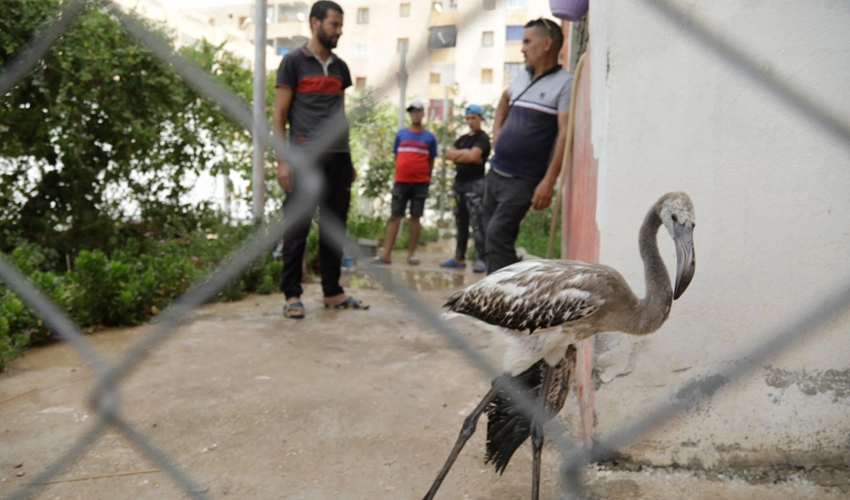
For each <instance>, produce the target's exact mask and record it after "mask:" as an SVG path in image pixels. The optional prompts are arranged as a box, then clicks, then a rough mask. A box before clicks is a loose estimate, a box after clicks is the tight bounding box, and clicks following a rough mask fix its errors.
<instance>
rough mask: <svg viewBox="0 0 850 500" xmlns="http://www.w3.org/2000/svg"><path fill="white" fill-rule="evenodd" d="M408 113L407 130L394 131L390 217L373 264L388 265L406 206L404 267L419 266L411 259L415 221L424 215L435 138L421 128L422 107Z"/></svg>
mask: <svg viewBox="0 0 850 500" xmlns="http://www.w3.org/2000/svg"><path fill="white" fill-rule="evenodd" d="M407 112H408V113H410V127H407V128H403V129H401V130H399V131H398V133H397V134H396V136H395V144H394V145H393V153H394V154H395V184H393V191H392V195H393V201H392V208H391V210H392V212H391V213H392V216H391V217H390V222H389V224H387V235H386V238H385V241H384V249H383V252H381V254H380V255H379V256H378V257H377V259H375V261H376V262H377V263H381V264H389V263H390V262H392V249H393V244H395V236H396V234H397V233H398V228H399V226H400V225H401V220H402V219H403V218H404V214H405V212H406V211H407V204H408V202H410V227H409V243H408V245H407V263H408V264H411V265H416V264H419V259H417V258H416V257H415V254H416V245H417V244H418V243H419V231H420V227H421V226H420V223H419V219H420V218H421V217H422V213H423V212H424V211H425V198H427V197H428V186H429V185H430V184H431V171H432V170H433V169H434V158H436V157H437V138H436V137H434V134H432V133H431V132H429V131H428V130H425V127H423V126H422V118H423V117H424V116H425V105H424V104H422V101H413V102H412V103H411V104H410V106H408V107H407Z"/></svg>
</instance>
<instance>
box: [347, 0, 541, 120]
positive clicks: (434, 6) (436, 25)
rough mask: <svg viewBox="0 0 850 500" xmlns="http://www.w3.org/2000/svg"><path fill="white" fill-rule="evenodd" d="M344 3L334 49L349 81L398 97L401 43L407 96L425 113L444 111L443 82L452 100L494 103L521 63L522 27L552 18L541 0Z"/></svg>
mask: <svg viewBox="0 0 850 500" xmlns="http://www.w3.org/2000/svg"><path fill="white" fill-rule="evenodd" d="M343 8H345V9H346V27H345V35H344V36H343V37H342V38H341V39H340V46H339V47H338V48H337V52H338V53H339V54H340V56H342V57H343V58H344V59H345V60H346V61H347V62H348V64H349V67H350V69H351V73H352V79H353V80H354V84H355V85H354V86H355V88H358V87H364V86H370V87H374V88H379V89H381V96H382V97H384V98H386V99H390V100H397V99H398V95H399V92H400V88H399V78H398V72H399V64H400V57H399V52H400V51H401V48H402V47H403V46H404V47H406V48H407V58H406V69H407V74H408V78H407V89H406V95H407V97H408V101H409V100H412V99H417V98H418V99H422V100H423V101H426V103H427V106H428V116H429V117H430V118H431V119H441V118H442V116H443V110H442V106H443V99H444V96H445V93H446V91H445V89H446V88H447V87H448V88H449V89H450V101H454V102H475V103H478V104H482V105H485V104H493V105H495V104H496V102H497V101H498V99H499V97H500V96H501V94H502V92H503V91H504V89H505V87H506V86H507V84H509V83H510V81H511V79H512V77H513V75H515V74H517V72H519V71H522V70H523V68H524V63H523V57H522V53H521V52H520V49H521V46H522V31H523V26H524V25H525V23H526V22H527V21H528V20H529V19H534V18H537V17H540V16H549V17H551V14H550V11H549V2H548V1H547V0H503V1H500V2H496V1H495V0H402V1H396V2H372V3H362V4H356V3H354V4H347V5H344V6H343Z"/></svg>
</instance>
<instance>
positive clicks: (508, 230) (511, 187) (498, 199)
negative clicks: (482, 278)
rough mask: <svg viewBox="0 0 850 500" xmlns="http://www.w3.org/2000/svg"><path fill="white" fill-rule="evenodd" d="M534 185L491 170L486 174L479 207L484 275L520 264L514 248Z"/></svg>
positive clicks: (535, 185) (525, 180) (535, 182)
mask: <svg viewBox="0 0 850 500" xmlns="http://www.w3.org/2000/svg"><path fill="white" fill-rule="evenodd" d="M537 184H538V181H535V180H529V179H520V178H518V177H505V176H503V175H499V174H497V173H496V172H494V171H493V170H492V169H490V172H489V173H488V174H487V182H486V185H485V189H484V206H483V207H482V211H483V215H484V228H485V240H484V248H485V251H486V252H487V253H486V255H487V259H486V262H487V274H491V273H494V272H496V271H498V270H499V269H501V268H503V267H507V266H509V265H511V264H515V263H516V262H519V259H518V258H517V256H516V248H515V247H514V245H515V244H516V239H517V236H519V225H520V223H522V219H523V218H524V217H525V214H526V213H528V209H529V208H531V199H532V198H533V197H534V190H535V189H536V188H537Z"/></svg>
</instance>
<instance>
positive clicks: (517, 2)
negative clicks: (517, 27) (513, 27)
mask: <svg viewBox="0 0 850 500" xmlns="http://www.w3.org/2000/svg"><path fill="white" fill-rule="evenodd" d="M508 8H509V9H527V8H528V0H508Z"/></svg>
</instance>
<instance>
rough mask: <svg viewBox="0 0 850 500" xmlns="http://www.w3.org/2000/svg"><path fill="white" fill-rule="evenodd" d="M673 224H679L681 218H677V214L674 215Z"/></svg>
mask: <svg viewBox="0 0 850 500" xmlns="http://www.w3.org/2000/svg"><path fill="white" fill-rule="evenodd" d="M673 222H675V223H677V224H678V223H679V218H678V217H676V214H673Z"/></svg>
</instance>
